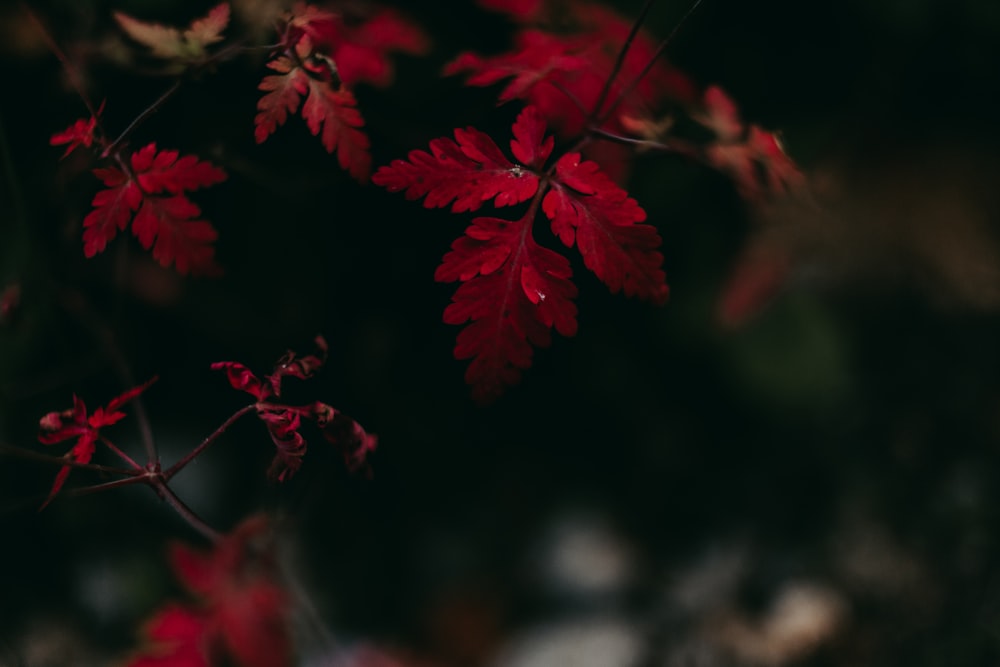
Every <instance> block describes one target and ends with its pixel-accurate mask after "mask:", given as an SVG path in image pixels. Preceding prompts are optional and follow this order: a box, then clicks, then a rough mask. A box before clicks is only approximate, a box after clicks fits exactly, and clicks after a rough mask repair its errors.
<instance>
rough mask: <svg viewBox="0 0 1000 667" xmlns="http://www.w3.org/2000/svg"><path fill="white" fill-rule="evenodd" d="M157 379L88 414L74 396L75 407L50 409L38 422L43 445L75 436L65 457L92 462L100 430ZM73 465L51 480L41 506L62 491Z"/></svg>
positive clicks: (111, 422) (120, 414) (75, 461)
mask: <svg viewBox="0 0 1000 667" xmlns="http://www.w3.org/2000/svg"><path fill="white" fill-rule="evenodd" d="M156 379H157V378H155V377H154V378H152V379H151V380H149V381H148V382H146V383H145V384H141V385H139V386H138V387H132V388H131V389H129V390H128V391H126V392H124V393H122V394H120V395H119V396H116V397H115V398H113V399H111V400H110V401H109V402H108V404H107V406H105V407H100V408H97V409H96V410H94V413H93V414H91V415H89V416H88V415H87V406H86V404H84V402H83V401H82V400H81V399H80V398H79V397H77V396H76V395H75V394H74V395H73V407H72V408H71V409H69V410H63V411H61V412H49V413H47V414H46V415H45V416H43V417H42V418H41V419H40V420H39V422H38V441H39V442H41V443H42V444H43V445H55V444H58V443H60V442H65V441H66V440H72V439H73V438H76V442H75V443H74V444H73V447H72V449H70V450H69V452H67V453H66V456H65V458H66V459H67V460H69V461H72V462H74V463H90V460H91V459H92V458H93V456H94V452H95V451H96V443H97V440H98V438H99V437H100V430H101V429H102V428H104V427H105V426H112V425H114V424H117V423H118V422H119V421H121V420H122V419H124V418H125V413H124V412H122V411H121V409H120V408H121V407H122V406H123V405H125V404H126V403H128V402H129V401H131V400H132V399H134V398H135V397H136V396H138V395H139V394H141V393H142V392H144V391H145V390H146V389H147V388H149V386H150V385H151V384H153V383H154V382H156ZM70 468H71V466H68V465H67V466H63V467H62V468H60V469H59V472H58V473H57V474H56V479H55V481H54V482H53V483H52V489H51V490H50V491H49V496H48V498H46V499H45V502H44V503H43V504H42V508H44V507H45V506H46V505H48V504H49V503H50V502H52V500H53V499H54V498H55V497H56V494H57V493H59V490H60V489H61V488H62V487H63V485H64V484H65V483H66V479H67V478H68V477H69V472H70Z"/></svg>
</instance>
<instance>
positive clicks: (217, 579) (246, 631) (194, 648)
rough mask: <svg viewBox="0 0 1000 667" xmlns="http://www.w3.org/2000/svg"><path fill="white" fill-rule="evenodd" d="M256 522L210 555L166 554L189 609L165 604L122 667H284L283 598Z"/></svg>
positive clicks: (264, 529) (262, 521)
mask: <svg viewBox="0 0 1000 667" xmlns="http://www.w3.org/2000/svg"><path fill="white" fill-rule="evenodd" d="M269 530H270V525H269V521H268V519H267V518H266V517H264V516H254V517H250V518H249V519H245V520H244V521H243V522H242V523H241V524H240V525H239V526H237V527H236V528H235V529H234V530H233V532H232V533H230V534H229V535H226V536H224V537H222V538H221V539H220V540H219V541H218V542H216V544H215V545H214V546H213V548H212V549H211V551H208V552H204V551H200V550H196V549H192V548H190V547H188V546H185V545H183V544H173V545H172V546H171V548H170V563H171V566H172V567H173V570H174V573H175V574H176V575H177V578H178V579H180V581H181V583H182V584H184V587H185V588H186V589H187V590H188V592H190V593H191V594H192V595H193V596H194V597H195V598H197V602H191V603H169V604H166V605H164V606H163V607H162V608H161V609H160V610H159V611H158V612H157V613H156V614H155V615H154V616H153V618H151V619H150V620H149V621H148V622H147V624H146V627H145V630H144V633H143V634H144V635H145V636H146V647H145V648H143V649H142V650H141V651H140V652H139V653H138V654H137V655H135V656H133V657H132V658H131V659H130V660H129V661H128V663H127V665H128V667H171V666H175V667H179V666H181V665H183V666H184V667H201V666H204V667H210V666H211V665H220V664H226V665H234V666H238V667H283V666H284V665H291V664H292V641H291V633H290V631H289V628H288V622H287V614H288V608H289V601H288V594H287V593H286V592H285V590H284V587H283V586H281V585H280V584H279V583H278V576H277V567H276V564H275V562H274V559H273V555H272V553H271V551H272V550H271V548H270V547H271V546H272V541H271V540H270V539H269V538H268V532H269Z"/></svg>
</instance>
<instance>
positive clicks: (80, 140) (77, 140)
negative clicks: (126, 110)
mask: <svg viewBox="0 0 1000 667" xmlns="http://www.w3.org/2000/svg"><path fill="white" fill-rule="evenodd" d="M98 113H100V112H98ZM96 127H97V117H96V116H92V117H90V118H89V119H88V118H81V119H79V120H77V121H76V122H75V123H73V124H72V125H70V126H69V127H68V128H66V129H65V130H63V131H62V132H56V133H55V134H53V135H52V138H50V139H49V145H50V146H60V145H62V144H69V146H67V147H66V151H65V152H64V153H63V154H62V157H63V158H65V157H66V156H68V155H69V154H70V153H72V152H73V151H74V150H76V148H77V147H79V146H86V147H87V148H90V146H91V145H92V144H93V143H94V128H96ZM60 159H62V158H60Z"/></svg>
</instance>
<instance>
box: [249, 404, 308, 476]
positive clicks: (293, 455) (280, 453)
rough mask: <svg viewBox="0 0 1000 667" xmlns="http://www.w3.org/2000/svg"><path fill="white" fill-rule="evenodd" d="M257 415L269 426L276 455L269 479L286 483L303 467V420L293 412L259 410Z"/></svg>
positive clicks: (270, 468)
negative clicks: (301, 431) (301, 428)
mask: <svg viewBox="0 0 1000 667" xmlns="http://www.w3.org/2000/svg"><path fill="white" fill-rule="evenodd" d="M257 415H258V416H259V417H260V418H261V421H263V422H264V423H265V424H266V425H267V431H268V433H270V434H271V441H272V442H273V443H274V446H275V448H276V450H277V451H276V453H275V455H274V459H273V460H272V461H271V466H270V467H269V468H268V470H267V476H268V479H270V480H272V481H278V482H284V481H286V480H288V479H290V478H291V476H292V475H294V474H295V473H296V472H298V471H299V468H301V467H302V457H303V456H305V453H306V441H305V438H303V437H302V434H301V433H299V428H300V427H301V426H302V419H301V418H300V417H299V415H298V413H297V412H294V411H292V410H259V411H258V412H257Z"/></svg>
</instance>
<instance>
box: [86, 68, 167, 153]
mask: <svg viewBox="0 0 1000 667" xmlns="http://www.w3.org/2000/svg"><path fill="white" fill-rule="evenodd" d="M183 83H184V79H182V78H179V79H177V80H176V81H174V82H173V84H171V86H170V87H169V88H167V89H166V90H165V91H164V92H163V94H162V95H160V96H159V97H158V98H156V100H155V101H154V102H153V103H152V104H150V105H149V106H148V107H146V108H145V109H143V110H142V113H140V114H139V115H138V116H136V117H135V118H134V119H133V120H132V122H131V123H129V124H128V127H126V128H125V129H124V130H123V131H122V133H121V134H119V135H118V138H117V139H115V140H114V141H112V142H111V143H110V144H109V145H108V147H107V148H105V149H104V150H103V151H102V152H101V157H108V156H109V155H113V154H114V152H115V151H117V150H118V149H119V148H120V147H121V145H122V144H124V143H125V142H126V141H128V139H129V137H131V136H132V133H133V132H135V131H136V129H137V128H138V127H139V126H140V125H141V124H142V123H143V122H145V121H146V119H147V118H149V117H150V116H152V115H153V114H154V113H156V112H157V111H159V110H160V109H162V108H163V105H164V104H166V103H167V100H169V99H170V98H171V97H173V96H174V94H175V93H176V92H177V91H178V90H180V87H181V84H183Z"/></svg>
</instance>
